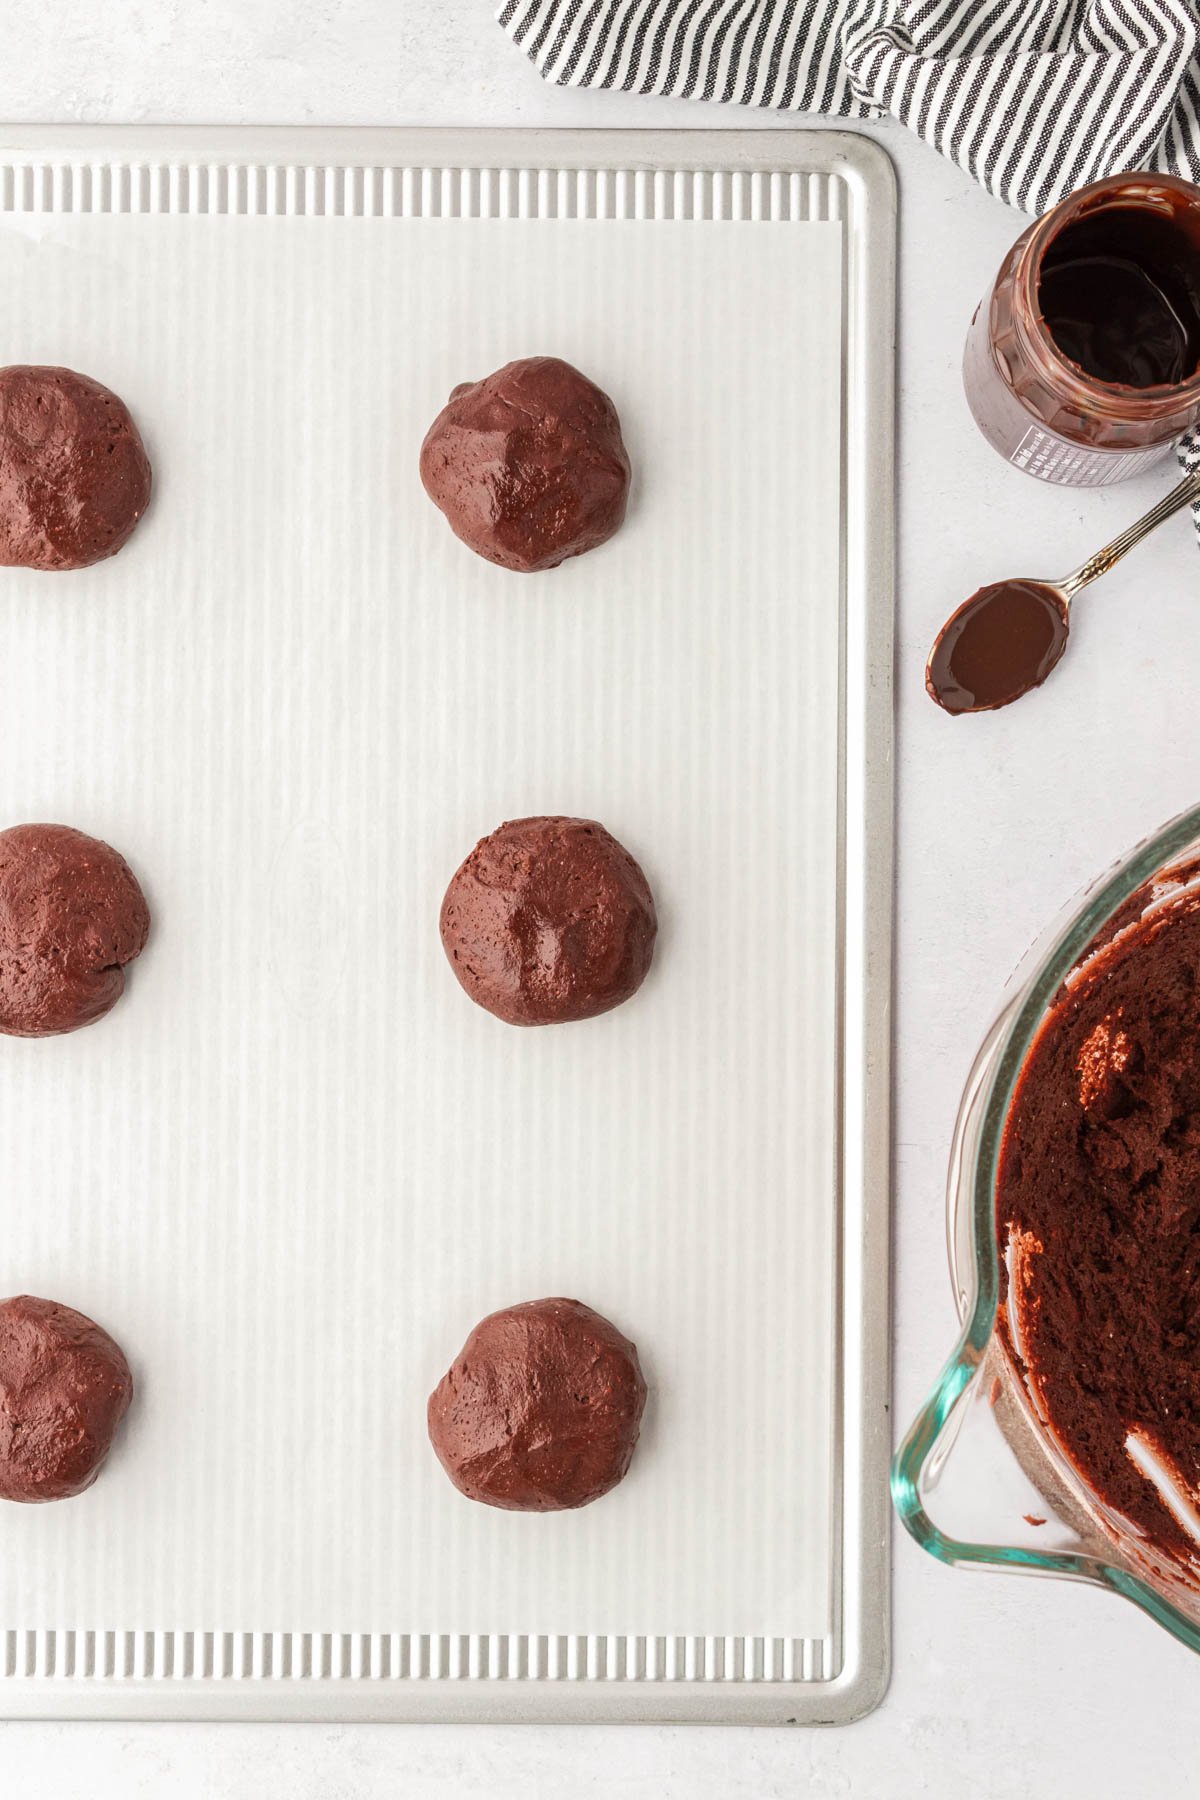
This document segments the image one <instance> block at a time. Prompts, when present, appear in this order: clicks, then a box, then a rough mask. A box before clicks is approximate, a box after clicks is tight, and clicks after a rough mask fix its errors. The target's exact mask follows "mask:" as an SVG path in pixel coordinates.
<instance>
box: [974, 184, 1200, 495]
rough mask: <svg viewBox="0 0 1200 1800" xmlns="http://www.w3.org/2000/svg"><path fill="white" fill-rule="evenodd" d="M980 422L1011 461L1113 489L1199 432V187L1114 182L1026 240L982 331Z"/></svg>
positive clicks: (987, 303) (1078, 199) (1008, 265)
mask: <svg viewBox="0 0 1200 1800" xmlns="http://www.w3.org/2000/svg"><path fill="white" fill-rule="evenodd" d="M963 378H964V382H965V385H966V392H967V400H968V403H969V404H970V407H971V411H972V413H973V414H974V416H975V422H976V424H977V425H978V426H979V429H980V430H981V431H982V432H983V435H984V436H985V437H986V438H987V440H988V442H989V443H990V444H991V445H992V447H993V448H994V449H996V450H998V451H999V452H1000V454H1001V456H1003V457H1004V459H1005V460H1006V461H1007V462H1010V463H1013V464H1014V465H1015V466H1016V467H1017V468H1020V469H1025V470H1027V471H1028V473H1029V474H1031V475H1036V476H1037V477H1038V478H1039V480H1041V481H1050V482H1054V483H1056V484H1058V485H1060V486H1064V487H1103V486H1107V485H1108V484H1109V483H1110V482H1114V481H1124V480H1125V479H1126V478H1127V477H1128V476H1131V475H1137V474H1140V473H1141V472H1142V470H1143V469H1145V468H1146V467H1147V466H1149V465H1150V464H1152V463H1154V462H1157V461H1158V459H1159V458H1160V457H1162V456H1165V455H1166V454H1167V452H1168V450H1169V449H1170V447H1171V445H1172V443H1173V442H1174V441H1175V440H1176V438H1178V437H1179V436H1180V435H1181V434H1182V433H1183V432H1185V431H1187V430H1189V429H1190V428H1191V427H1192V426H1193V425H1195V424H1196V423H1197V421H1200V188H1198V187H1195V186H1193V185H1192V183H1191V182H1188V181H1181V180H1179V179H1178V178H1177V177H1175V176H1172V175H1146V174H1125V175H1112V176H1109V177H1108V178H1107V179H1106V180H1104V181H1097V182H1094V183H1093V184H1092V185H1091V186H1090V187H1085V188H1080V189H1079V191H1078V192H1077V193H1074V194H1071V195H1069V196H1068V197H1067V199H1065V200H1063V201H1061V202H1060V203H1059V205H1058V206H1056V207H1054V208H1052V210H1051V211H1050V212H1048V213H1047V214H1046V215H1045V217H1044V218H1041V219H1039V220H1038V221H1037V222H1036V223H1035V224H1033V225H1031V226H1030V227H1029V229H1028V230H1027V231H1025V232H1024V233H1022V235H1021V236H1020V237H1019V238H1018V239H1017V241H1016V243H1015V244H1014V245H1013V247H1012V249H1011V250H1010V251H1009V253H1008V255H1007V256H1006V257H1005V259H1004V262H1003V263H1002V264H1001V267H1000V272H999V274H998V275H997V277H996V280H995V282H994V284H993V285H992V287H991V289H990V291H989V292H988V293H987V294H986V295H985V297H984V299H983V301H982V302H981V304H980V306H979V307H978V309H977V311H976V313H975V317H974V319H973V320H972V323H971V329H970V332H969V334H968V337H967V347H966V355H965V359H964V366H963Z"/></svg>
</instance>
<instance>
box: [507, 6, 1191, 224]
mask: <svg viewBox="0 0 1200 1800" xmlns="http://www.w3.org/2000/svg"><path fill="white" fill-rule="evenodd" d="M496 16H497V18H498V19H499V21H500V24H501V25H502V26H503V27H504V29H505V30H506V31H507V32H508V34H509V36H510V37H511V38H512V39H513V41H514V43H517V44H519V45H520V47H521V48H522V49H523V50H524V51H525V53H526V55H527V56H529V57H530V58H531V59H532V61H533V62H534V63H535V64H536V66H537V68H538V69H539V70H540V72H541V73H542V75H544V76H545V78H546V80H547V81H553V82H556V83H558V84H559V85H560V86H562V87H595V88H609V89H613V90H615V91H618V92H621V93H626V94H629V93H634V94H664V95H675V96H677V97H679V98H682V99H695V100H717V101H722V100H723V101H730V102H733V103H734V104H736V105H739V106H756V107H776V108H779V109H781V110H783V111H788V112H819V113H834V114H838V115H840V116H842V117H845V118H869V117H874V116H877V115H879V114H882V113H890V114H891V115H892V117H893V118H896V119H899V120H900V122H901V124H903V125H907V126H910V127H911V129H912V130H913V131H915V132H916V133H917V135H918V137H921V138H923V139H924V140H925V142H926V143H928V144H931V145H932V146H933V148H934V149H935V150H939V151H941V153H942V155H943V156H948V157H949V158H950V159H951V160H952V161H953V162H956V163H958V165H959V166H960V168H963V169H965V170H966V171H967V173H968V174H969V175H972V176H974V178H975V180H976V181H979V182H982V183H983V185H984V187H986V188H987V189H988V191H989V192H990V193H993V194H995V195H996V197H997V198H998V199H1000V200H1006V201H1008V203H1009V204H1010V205H1012V206H1020V207H1023V208H1024V209H1025V210H1026V211H1028V212H1033V213H1040V212H1044V211H1045V210H1046V208H1047V207H1048V206H1050V205H1052V204H1053V202H1054V201H1055V200H1057V199H1059V198H1060V197H1061V196H1062V195H1063V194H1068V193H1070V192H1071V190H1072V189H1073V188H1077V187H1082V186H1083V185H1084V183H1085V182H1088V181H1095V180H1097V179H1098V178H1099V177H1100V176H1101V175H1110V174H1112V173H1114V172H1115V171H1117V170H1120V169H1142V168H1145V169H1166V170H1170V171H1173V172H1174V173H1176V174H1180V175H1185V176H1188V177H1189V178H1190V179H1191V180H1193V181H1200V0H503V3H502V5H501V6H500V7H499V10H498V12H497V15H496Z"/></svg>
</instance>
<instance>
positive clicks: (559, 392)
mask: <svg viewBox="0 0 1200 1800" xmlns="http://www.w3.org/2000/svg"><path fill="white" fill-rule="evenodd" d="M421 480H422V481H423V482H424V483H425V490H426V492H427V493H428V495H429V497H430V499H431V500H433V501H434V502H435V504H436V505H438V506H440V507H441V509H442V511H443V512H444V513H445V515H446V517H447V519H448V520H449V522H450V528H451V530H452V531H453V532H454V533H455V535H456V536H458V537H460V538H461V539H462V541H463V543H464V544H469V545H470V547H471V549H472V550H474V551H475V552H476V553H477V554H478V555H479V556H483V557H486V558H487V560H488V562H494V563H499V564H500V566H501V568H504V569H519V570H521V571H522V572H523V573H529V572H531V571H532V570H534V569H553V568H555V567H557V565H558V564H559V563H560V562H565V561H566V559H567V557H568V556H581V555H582V554H583V552H584V551H585V550H594V549H595V548H596V546H597V544H603V543H604V542H605V541H606V540H607V539H608V538H610V537H611V536H612V535H613V533H614V531H616V530H617V528H618V526H619V525H620V523H621V521H622V519H623V518H624V517H625V503H626V500H627V498H628V495H629V458H628V456H627V455H626V453H625V446H624V444H623V443H622V442H621V421H620V420H619V419H618V417H617V409H616V407H615V406H614V405H613V403H612V401H611V400H610V399H609V397H608V395H607V394H605V393H602V392H601V390H600V389H599V388H598V387H597V386H596V385H595V383H594V382H591V381H589V380H588V378H587V376H586V375H581V374H580V373H579V370H578V369H573V368H572V367H571V365H570V363H565V362H560V361H559V359H558V357H556V356H531V357H528V358H526V359H525V360H524V361H522V362H511V363H506V364H505V366H504V368H502V369H497V371H496V373H495V374H494V375H488V376H487V377H486V378H485V379H484V380H483V381H468V382H464V383H463V384H462V385H461V386H460V387H456V388H455V390H454V392H453V393H452V394H451V396H450V399H449V402H448V404H447V405H446V406H445V407H444V408H443V409H442V411H441V412H440V413H439V414H438V416H437V418H436V419H435V420H434V422H433V424H432V425H431V426H430V428H429V431H428V433H427V434H426V437H425V442H424V443H423V444H422V445H421Z"/></svg>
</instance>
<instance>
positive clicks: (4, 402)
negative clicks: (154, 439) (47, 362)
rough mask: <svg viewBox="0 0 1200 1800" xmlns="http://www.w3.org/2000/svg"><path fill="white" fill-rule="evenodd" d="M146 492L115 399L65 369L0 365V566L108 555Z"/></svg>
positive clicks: (51, 565)
mask: <svg viewBox="0 0 1200 1800" xmlns="http://www.w3.org/2000/svg"><path fill="white" fill-rule="evenodd" d="M149 499H150V463H149V460H148V458H147V456H146V452H145V449H144V447H143V445H142V440H141V437H140V436H139V435H138V428H137V426H136V425H135V424H134V422H133V420H132V419H131V418H130V416H129V409H128V407H127V406H126V405H125V402H124V401H123V400H119V399H118V398H117V396H116V394H112V393H110V392H109V390H108V389H107V388H106V387H102V386H101V385H100V383H99V382H98V381H93V380H92V379H91V377H90V376H88V375H77V374H76V373H75V371H74V370H73V369H53V368H41V367H37V366H33V365H30V364H27V363H16V364H13V365H12V366H11V367H10V368H7V369H0V564H2V565H5V566H7V567H19V568H24V569H86V568H87V566H88V564H89V563H94V562H100V561H102V560H103V558H104V557H106V556H113V555H115V554H116V552H117V551H118V550H119V549H120V548H121V545H122V544H123V543H124V542H125V540H126V539H127V538H128V536H129V534H130V532H131V531H132V530H133V528H134V526H135V525H136V524H137V522H138V520H139V519H140V518H141V516H142V514H143V513H144V512H145V510H146V506H147V504H148V502H149Z"/></svg>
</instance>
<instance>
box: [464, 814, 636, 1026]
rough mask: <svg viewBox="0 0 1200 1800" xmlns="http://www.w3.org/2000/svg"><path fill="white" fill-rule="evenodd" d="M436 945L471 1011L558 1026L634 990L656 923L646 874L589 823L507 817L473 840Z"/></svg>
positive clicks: (604, 1008) (590, 1015) (585, 1016)
mask: <svg viewBox="0 0 1200 1800" xmlns="http://www.w3.org/2000/svg"><path fill="white" fill-rule="evenodd" d="M441 926H442V944H443V946H444V948H445V951H446V955H447V956H448V957H449V959H450V966H451V968H452V969H453V970H454V973H455V974H456V975H457V976H458V979H459V981H460V982H461V983H462V985H463V987H464V988H465V989H466V991H467V993H468V994H469V995H470V996H471V998H472V1000H474V1001H475V1003H476V1004H477V1005H478V1006H482V1007H485V1008H486V1010H487V1011H488V1012H490V1013H495V1015H496V1017H497V1018H498V1019H504V1020H506V1021H507V1023H508V1024H509V1025H557V1024H562V1023H564V1022H565V1021H567V1020H570V1019H591V1018H594V1017H595V1016H596V1015H597V1014H598V1013H604V1012H609V1011H611V1009H612V1008H613V1007H614V1006H619V1005H620V1004H621V1002H622V1001H623V1000H628V999H629V997H630V995H631V994H635V993H636V992H637V990H638V988H639V987H640V986H641V985H642V982H643V981H644V980H645V978H646V974H647V971H648V970H649V968H650V963H651V960H652V958H653V956H654V938H655V934H656V932H657V930H658V921H657V919H656V917H655V912H654V898H653V896H652V894H651V892H650V888H649V885H648V884H647V881H646V877H645V876H644V875H643V874H642V871H641V869H640V868H639V867H638V865H637V863H636V862H635V861H634V860H633V857H632V856H630V854H629V852H628V850H626V849H624V848H623V847H622V845H620V844H618V842H617V840H616V838H614V837H610V835H609V833H608V832H607V831H605V829H604V827H603V825H598V824H597V823H596V821H595V820H594V819H563V818H546V819H541V818H539V819H513V820H512V821H510V823H508V824H507V825H501V826H500V828H499V829H498V830H497V831H493V832H492V834H491V836H490V837H485V838H484V839H483V840H482V842H481V843H478V844H476V846H475V848H474V850H472V852H471V854H470V856H468V858H467V860H466V862H464V863H463V865H462V867H461V868H460V869H459V870H458V872H457V873H456V875H455V876H454V879H453V880H452V881H451V883H450V886H449V887H448V888H447V890H446V897H445V899H444V900H443V901H442V918H441Z"/></svg>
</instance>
